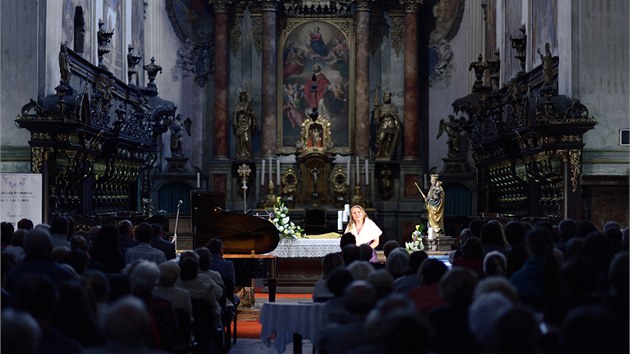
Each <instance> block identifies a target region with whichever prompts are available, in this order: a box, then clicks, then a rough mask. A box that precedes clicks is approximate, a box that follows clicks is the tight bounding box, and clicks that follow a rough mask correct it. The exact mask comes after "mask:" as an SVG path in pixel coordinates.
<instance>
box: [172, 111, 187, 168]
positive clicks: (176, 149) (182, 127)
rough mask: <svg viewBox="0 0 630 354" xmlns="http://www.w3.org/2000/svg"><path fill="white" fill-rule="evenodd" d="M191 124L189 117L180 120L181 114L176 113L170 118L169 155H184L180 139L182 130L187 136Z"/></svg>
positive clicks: (182, 133)
mask: <svg viewBox="0 0 630 354" xmlns="http://www.w3.org/2000/svg"><path fill="white" fill-rule="evenodd" d="M191 124H192V121H191V120H190V118H187V119H186V120H185V121H183V122H182V115H181V114H178V115H177V116H175V118H174V119H173V120H171V124H170V127H169V129H170V130H171V145H170V146H171V157H182V156H184V152H183V144H182V139H183V137H184V132H186V133H188V136H190V126H191Z"/></svg>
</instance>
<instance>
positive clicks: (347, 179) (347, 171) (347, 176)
mask: <svg viewBox="0 0 630 354" xmlns="http://www.w3.org/2000/svg"><path fill="white" fill-rule="evenodd" d="M346 184H347V185H350V156H348V161H346Z"/></svg>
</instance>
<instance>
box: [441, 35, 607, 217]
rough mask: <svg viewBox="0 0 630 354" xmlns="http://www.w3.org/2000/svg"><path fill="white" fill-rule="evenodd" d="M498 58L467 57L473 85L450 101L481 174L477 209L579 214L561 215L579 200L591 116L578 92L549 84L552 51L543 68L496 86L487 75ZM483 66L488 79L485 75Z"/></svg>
mask: <svg viewBox="0 0 630 354" xmlns="http://www.w3.org/2000/svg"><path fill="white" fill-rule="evenodd" d="M521 37H522V38H521ZM521 37H519V38H517V39H518V41H525V38H526V37H525V35H524V33H523V35H522V36H521ZM512 40H513V42H514V40H515V39H514V38H513V39H512ZM518 41H517V42H515V43H517V45H515V48H516V49H517V51H520V44H518V43H520V42H518ZM517 55H519V56H520V54H518V53H517ZM548 59H549V58H548ZM497 66H498V63H495V61H488V62H484V61H483V59H482V58H481V57H480V58H479V59H478V60H477V61H476V62H474V63H471V66H470V67H471V69H474V70H475V76H476V77H477V80H476V81H475V84H474V86H473V88H472V93H470V94H469V95H467V96H465V97H462V98H460V99H457V100H455V102H453V108H454V109H455V111H456V112H462V113H464V114H465V116H466V123H465V131H466V133H467V134H468V137H469V139H468V140H469V141H470V143H471V147H472V151H473V158H474V160H475V164H476V167H477V169H478V175H479V178H478V185H479V187H478V190H479V191H480V193H479V200H478V202H479V205H478V209H479V211H480V212H484V211H486V212H498V213H501V214H504V215H507V216H514V217H525V216H528V217H548V218H553V219H558V218H562V217H565V216H570V217H575V218H579V215H566V214H565V210H564V205H573V204H579V202H580V201H579V199H576V198H577V197H576V195H577V193H575V192H579V191H580V179H581V156H582V148H583V146H584V143H583V139H582V136H583V135H584V133H586V132H587V131H588V130H590V129H592V128H593V126H594V125H595V124H596V122H595V120H594V119H593V117H591V116H589V112H588V109H587V108H586V107H585V106H584V105H583V104H582V103H581V102H580V101H579V100H575V99H571V98H569V97H566V96H563V95H557V93H555V92H553V91H552V90H550V89H549V88H550V87H552V86H553V85H552V82H553V80H555V77H557V73H558V58H557V57H553V58H551V60H550V61H548V62H547V65H546V66H545V67H544V68H543V65H540V66H538V67H536V68H534V69H533V70H532V71H531V72H527V73H525V72H524V73H519V74H518V75H517V77H516V78H514V79H512V80H511V81H509V82H508V83H507V84H506V85H505V86H503V87H502V88H501V89H496V88H495V85H496V83H495V81H494V79H493V77H492V76H493V73H495V72H496V70H497ZM486 70H490V74H491V75H490V79H491V83H490V85H486V83H484V81H483V76H484V74H485V71H486ZM552 76H553V78H554V79H552V78H551V77H552ZM571 198H573V199H571ZM574 209H576V210H579V208H574Z"/></svg>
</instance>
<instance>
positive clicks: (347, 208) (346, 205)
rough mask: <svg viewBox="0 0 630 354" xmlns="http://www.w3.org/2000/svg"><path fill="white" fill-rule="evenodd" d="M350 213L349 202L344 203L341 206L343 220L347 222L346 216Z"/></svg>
mask: <svg viewBox="0 0 630 354" xmlns="http://www.w3.org/2000/svg"><path fill="white" fill-rule="evenodd" d="M349 215H350V204H344V206H343V215H342V218H343V222H348V216H349Z"/></svg>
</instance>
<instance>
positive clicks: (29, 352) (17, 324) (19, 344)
mask: <svg viewBox="0 0 630 354" xmlns="http://www.w3.org/2000/svg"><path fill="white" fill-rule="evenodd" d="M0 337H2V343H1V347H2V350H3V351H4V352H5V353H24V354H34V353H36V352H37V349H38V344H39V340H40V338H41V331H40V330H39V325H38V324H37V321H35V319H33V316H31V315H30V314H28V313H26V312H22V311H17V310H14V309H6V310H4V311H2V335H0Z"/></svg>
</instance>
